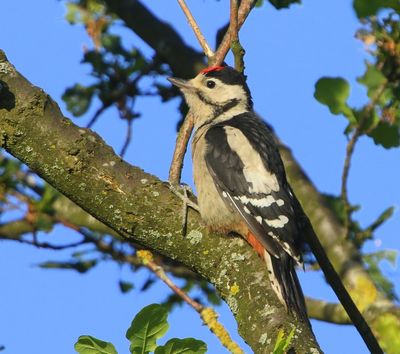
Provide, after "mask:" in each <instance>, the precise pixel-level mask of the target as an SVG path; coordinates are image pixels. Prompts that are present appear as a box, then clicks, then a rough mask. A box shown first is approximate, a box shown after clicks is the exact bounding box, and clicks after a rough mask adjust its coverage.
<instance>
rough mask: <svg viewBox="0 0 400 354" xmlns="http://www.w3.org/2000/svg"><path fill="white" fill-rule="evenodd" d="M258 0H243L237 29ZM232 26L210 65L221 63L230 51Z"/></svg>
mask: <svg viewBox="0 0 400 354" xmlns="http://www.w3.org/2000/svg"><path fill="white" fill-rule="evenodd" d="M255 3H256V1H255V0H242V1H241V3H240V6H239V10H238V21H237V30H238V31H239V30H240V28H241V27H242V25H243V23H244V21H246V18H247V16H248V15H249V13H250V11H251V10H252V8H253V7H254V5H255ZM231 28H232V24H230V25H229V29H228V31H227V32H226V34H225V36H224V39H223V40H222V42H221V44H220V46H219V47H218V49H217V51H216V52H215V55H214V56H213V57H212V59H211V60H210V65H220V64H221V63H222V62H223V61H224V59H225V57H226V54H227V53H228V51H229V49H230V47H231Z"/></svg>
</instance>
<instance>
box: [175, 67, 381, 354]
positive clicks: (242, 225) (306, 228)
mask: <svg viewBox="0 0 400 354" xmlns="http://www.w3.org/2000/svg"><path fill="white" fill-rule="evenodd" d="M169 81H170V82H171V83H172V84H174V85H175V86H177V87H178V88H179V89H180V90H181V91H182V93H183V95H184V96H185V99H186V102H187V104H188V106H189V109H190V113H191V114H192V115H193V117H194V135H193V138H192V159H193V175H194V182H195V185H196V189H197V193H198V204H199V210H200V214H201V216H202V219H203V220H204V222H205V224H207V225H208V227H209V228H210V229H212V230H215V231H219V232H224V233H229V232H235V233H237V234H239V235H241V236H242V237H244V238H245V239H246V240H247V242H248V243H249V244H250V245H251V246H252V247H253V248H254V250H255V251H256V252H257V253H258V254H259V255H260V256H261V257H262V258H263V259H264V260H265V263H266V265H267V268H268V275H269V278H270V281H271V285H272V289H273V290H274V291H275V293H276V295H277V297H278V298H279V300H280V301H281V302H282V303H283V304H284V306H285V307H286V308H287V310H288V311H290V312H291V313H293V314H294V315H295V316H297V317H298V319H299V320H301V321H303V322H305V323H306V324H308V326H309V327H310V328H311V325H310V322H309V320H308V317H307V311H306V306H305V301H304V296H303V292H302V290H301V287H300V283H299V280H298V278H297V274H296V270H295V266H296V265H298V266H300V267H301V266H302V257H301V251H300V249H301V247H302V245H303V244H304V243H306V244H307V245H308V246H309V247H310V248H311V250H312V252H313V254H314V256H315V257H316V259H317V261H318V263H319V265H320V267H321V270H322V271H323V273H324V275H325V277H326V279H327V280H328V282H329V284H330V285H331V286H332V289H333V290H334V291H335V293H336V295H337V297H338V298H339V300H340V302H341V303H342V305H343V307H344V308H345V310H346V312H347V314H348V315H349V317H350V319H351V320H352V321H353V323H354V325H355V326H356V328H357V330H358V331H359V333H360V334H361V336H362V337H363V339H364V341H365V343H366V345H367V346H368V348H369V350H370V351H371V353H374V354H375V353H376V354H378V353H379V354H380V353H382V354H383V351H382V349H381V348H380V346H379V343H378V341H377V340H376V338H375V337H374V335H373V333H372V331H371V329H370V327H369V326H368V324H367V322H366V321H365V319H364V317H363V316H362V314H361V313H360V311H359V310H358V309H357V306H356V305H355V304H354V302H353V300H352V298H351V296H350V295H349V293H348V291H347V290H346V288H345V287H344V285H343V283H342V281H341V279H340V277H339V275H338V274H337V273H336V271H335V269H334V268H333V266H332V263H331V262H330V260H329V258H328V257H327V255H326V252H325V250H324V248H323V247H322V245H321V243H320V241H319V239H318V237H317V235H316V234H315V232H314V230H313V228H312V225H311V223H310V221H309V219H308V218H307V216H306V214H305V213H304V211H303V209H302V207H301V205H300V203H299V201H298V200H297V198H296V196H295V194H294V192H293V190H292V188H291V187H290V185H289V183H288V182H287V179H286V173H285V169H284V166H283V162H282V159H281V157H280V154H279V151H278V147H277V145H276V143H275V141H274V138H273V136H272V132H271V130H270V129H269V128H268V126H267V125H266V124H265V123H264V122H262V121H261V120H260V119H259V118H258V117H257V115H256V114H255V113H254V111H253V102H252V98H251V93H250V90H249V87H248V86H247V84H246V78H245V76H243V75H242V74H241V73H239V72H238V71H236V70H235V69H233V68H231V67H228V66H214V67H210V68H207V69H204V70H202V71H201V72H200V73H199V74H198V75H197V76H196V77H195V78H194V79H192V80H183V79H179V78H169Z"/></svg>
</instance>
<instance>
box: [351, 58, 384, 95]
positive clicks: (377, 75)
mask: <svg viewBox="0 0 400 354" xmlns="http://www.w3.org/2000/svg"><path fill="white" fill-rule="evenodd" d="M357 81H358V82H359V83H360V84H363V85H364V86H365V87H366V88H367V90H368V91H367V92H368V97H369V98H372V97H373V96H374V95H375V92H376V90H377V89H378V88H380V87H381V86H382V85H384V84H385V83H386V81H387V79H386V77H385V76H384V75H383V74H382V72H381V71H380V70H379V69H378V68H377V67H376V66H375V65H372V64H369V63H367V70H366V71H365V73H364V75H363V76H361V77H359V78H358V79H357Z"/></svg>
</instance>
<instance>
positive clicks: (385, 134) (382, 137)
mask: <svg viewBox="0 0 400 354" xmlns="http://www.w3.org/2000/svg"><path fill="white" fill-rule="evenodd" d="M368 135H369V136H370V137H372V138H373V139H374V142H375V144H377V145H382V146H383V147H384V148H386V149H390V148H392V147H397V146H400V128H399V126H398V125H391V124H389V123H387V122H379V123H378V125H377V126H376V128H375V129H374V130H372V132H371V133H369V134H368Z"/></svg>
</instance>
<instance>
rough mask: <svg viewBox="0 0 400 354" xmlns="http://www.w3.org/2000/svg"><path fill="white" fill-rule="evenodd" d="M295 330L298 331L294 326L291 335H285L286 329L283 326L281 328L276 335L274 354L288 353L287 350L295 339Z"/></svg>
mask: <svg viewBox="0 0 400 354" xmlns="http://www.w3.org/2000/svg"><path fill="white" fill-rule="evenodd" d="M295 331H296V327H294V328H292V330H291V331H290V333H289V335H288V336H287V337H285V332H284V330H283V329H282V328H281V329H280V330H279V332H278V335H277V337H276V342H275V346H274V351H273V354H284V353H286V350H287V349H288V347H289V345H290V343H291V341H292V339H293V336H294V333H295Z"/></svg>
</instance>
